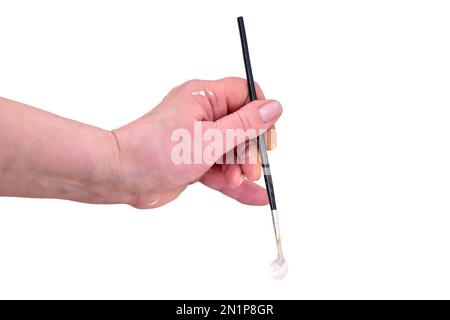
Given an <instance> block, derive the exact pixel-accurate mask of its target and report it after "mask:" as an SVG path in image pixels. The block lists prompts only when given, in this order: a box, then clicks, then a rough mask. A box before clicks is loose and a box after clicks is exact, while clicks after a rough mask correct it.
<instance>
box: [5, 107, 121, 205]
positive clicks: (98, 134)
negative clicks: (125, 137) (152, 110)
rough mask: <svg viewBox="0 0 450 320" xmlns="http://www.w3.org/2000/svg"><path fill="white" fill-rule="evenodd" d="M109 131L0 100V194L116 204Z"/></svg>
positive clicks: (111, 142)
mask: <svg viewBox="0 0 450 320" xmlns="http://www.w3.org/2000/svg"><path fill="white" fill-rule="evenodd" d="M116 148H117V145H116V143H115V138H114V136H113V135H112V133H111V132H109V131H105V130H102V129H99V128H96V127H92V126H89V125H85V124H82V123H79V122H76V121H72V120H69V119H65V118H62V117H59V116H56V115H54V114H51V113H48V112H46V111H43V110H39V109H36V108H33V107H30V106H27V105H24V104H21V103H18V102H15V101H11V100H7V99H4V98H0V195H1V196H20V197H37V198H58V199H69V200H75V201H81V202H89V203H110V202H118V201H117V200H119V199H121V198H123V201H124V202H126V196H125V195H124V194H117V190H118V188H116V184H117V183H118V182H119V181H118V179H119V177H118V176H117V175H116V174H115V173H116V172H118V171H117V168H116V165H117V159H116V157H115V155H116V153H117V152H116V150H115V149H116Z"/></svg>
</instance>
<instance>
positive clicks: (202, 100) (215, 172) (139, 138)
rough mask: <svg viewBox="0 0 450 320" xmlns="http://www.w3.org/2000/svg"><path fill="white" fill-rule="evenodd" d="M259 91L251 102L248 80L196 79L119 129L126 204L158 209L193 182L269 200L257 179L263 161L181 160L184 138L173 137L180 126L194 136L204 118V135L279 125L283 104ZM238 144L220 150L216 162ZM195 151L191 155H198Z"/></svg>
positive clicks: (245, 198) (258, 201)
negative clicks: (178, 152) (177, 151)
mask: <svg viewBox="0 0 450 320" xmlns="http://www.w3.org/2000/svg"><path fill="white" fill-rule="evenodd" d="M257 95H258V98H259V99H261V100H257V101H253V102H251V103H248V102H249V99H248V89H247V82H246V80H244V79H240V78H225V79H221V80H217V81H203V80H192V81H188V82H186V83H184V84H182V85H181V86H178V87H176V88H174V89H173V90H172V91H171V92H170V93H169V94H168V95H167V96H166V97H165V98H164V99H163V101H162V102H161V103H160V104H159V105H158V106H157V107H156V108H154V109H153V110H151V111H150V112H149V113H148V114H146V115H145V116H143V117H141V118H139V119H137V120H136V121H134V122H132V123H130V124H128V125H126V126H124V127H121V128H119V129H116V130H113V131H112V134H113V136H114V137H115V143H116V144H117V147H116V150H117V152H116V153H117V170H118V172H119V173H118V176H119V177H120V178H119V181H120V183H119V185H120V188H123V192H126V193H127V194H128V195H129V196H128V197H127V200H125V202H127V203H128V204H130V205H132V206H134V207H136V208H153V207H158V206H161V205H163V204H165V203H167V202H169V201H171V200H173V199H175V198H176V197H177V196H178V195H179V194H180V193H181V192H182V191H183V190H184V189H185V188H186V187H187V186H188V185H189V184H192V183H195V182H197V181H200V182H202V183H203V184H205V185H206V186H208V187H210V188H213V189H215V190H218V191H220V192H222V193H223V194H225V195H227V196H229V197H231V198H234V199H236V200H238V201H240V202H242V203H245V204H253V205H264V204H267V202H268V200H267V195H266V191H265V189H264V188H262V187H260V186H258V185H257V184H255V183H254V182H253V181H255V180H257V179H259V177H260V165H259V164H258V163H248V162H247V163H243V164H235V163H234V164H215V163H214V162H211V161H205V160H204V159H201V161H200V162H198V161H197V163H182V164H176V163H174V159H173V150H174V147H175V146H176V145H177V144H178V143H179V142H177V141H173V139H171V137H172V135H173V133H174V132H175V130H177V129H184V130H185V131H187V132H188V133H190V134H191V135H192V136H193V137H194V136H195V124H196V123H197V125H198V124H199V121H201V127H202V131H201V133H202V134H203V133H205V131H207V130H209V129H213V130H217V131H218V132H219V133H221V134H223V136H225V135H226V130H227V129H228V130H229V129H243V130H247V129H258V130H267V129H269V128H271V127H273V125H274V123H275V121H277V120H278V118H279V117H280V115H281V112H282V108H281V105H280V104H279V103H278V102H276V101H273V100H265V98H264V95H263V92H262V91H261V89H260V88H259V86H257ZM237 143H239V141H235V142H234V144H233V145H231V146H228V148H223V149H221V150H216V160H220V159H221V158H222V156H223V155H224V154H225V153H226V152H229V151H230V149H233V148H234V147H236V144H237ZM207 145H208V144H206V146H207ZM206 146H204V147H203V149H201V151H204V149H205V148H206ZM194 151H195V150H191V152H192V154H189V158H190V159H195V157H196V156H198V154H197V155H195V154H194V153H195V152H194ZM185 152H186V151H185ZM231 152H233V150H231ZM247 157H249V155H248V154H247Z"/></svg>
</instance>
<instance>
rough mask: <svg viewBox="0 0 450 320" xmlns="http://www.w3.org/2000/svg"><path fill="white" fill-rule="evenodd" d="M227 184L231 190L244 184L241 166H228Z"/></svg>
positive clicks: (226, 172) (226, 171)
mask: <svg viewBox="0 0 450 320" xmlns="http://www.w3.org/2000/svg"><path fill="white" fill-rule="evenodd" d="M224 178H225V182H226V183H227V185H228V186H229V187H230V188H238V187H239V186H240V185H241V184H242V182H244V179H245V177H244V175H243V174H242V171H241V166H240V165H238V164H231V165H228V166H227V167H226V169H225V175H224Z"/></svg>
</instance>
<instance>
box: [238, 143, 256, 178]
mask: <svg viewBox="0 0 450 320" xmlns="http://www.w3.org/2000/svg"><path fill="white" fill-rule="evenodd" d="M238 159H239V163H240V164H241V171H242V174H243V175H244V176H245V177H246V178H247V179H249V180H251V181H256V180H258V179H259V178H260V177H261V164H260V159H259V155H258V148H257V144H256V140H251V141H249V142H248V143H247V146H246V147H245V153H244V154H243V155H242V156H238Z"/></svg>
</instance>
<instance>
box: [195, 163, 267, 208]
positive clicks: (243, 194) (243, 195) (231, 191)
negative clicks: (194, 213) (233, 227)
mask: <svg viewBox="0 0 450 320" xmlns="http://www.w3.org/2000/svg"><path fill="white" fill-rule="evenodd" d="M233 170H234V169H233ZM225 175H226V171H225V172H224V171H222V169H221V168H220V167H219V166H217V165H216V166H213V167H212V168H211V169H210V170H209V171H208V172H207V173H206V174H205V175H204V176H203V177H202V179H201V180H200V182H202V183H203V184H204V185H206V186H208V187H210V188H212V189H214V190H217V191H219V192H221V193H223V194H224V195H226V196H228V197H230V198H233V199H235V200H237V201H239V202H241V203H244V204H249V205H266V204H268V199H267V193H266V190H265V189H264V188H263V187H261V186H259V185H257V184H256V183H254V182H251V181H248V180H244V181H243V182H242V184H241V185H240V186H239V187H237V188H232V187H230V186H229V185H228V184H227V182H226V179H225Z"/></svg>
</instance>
